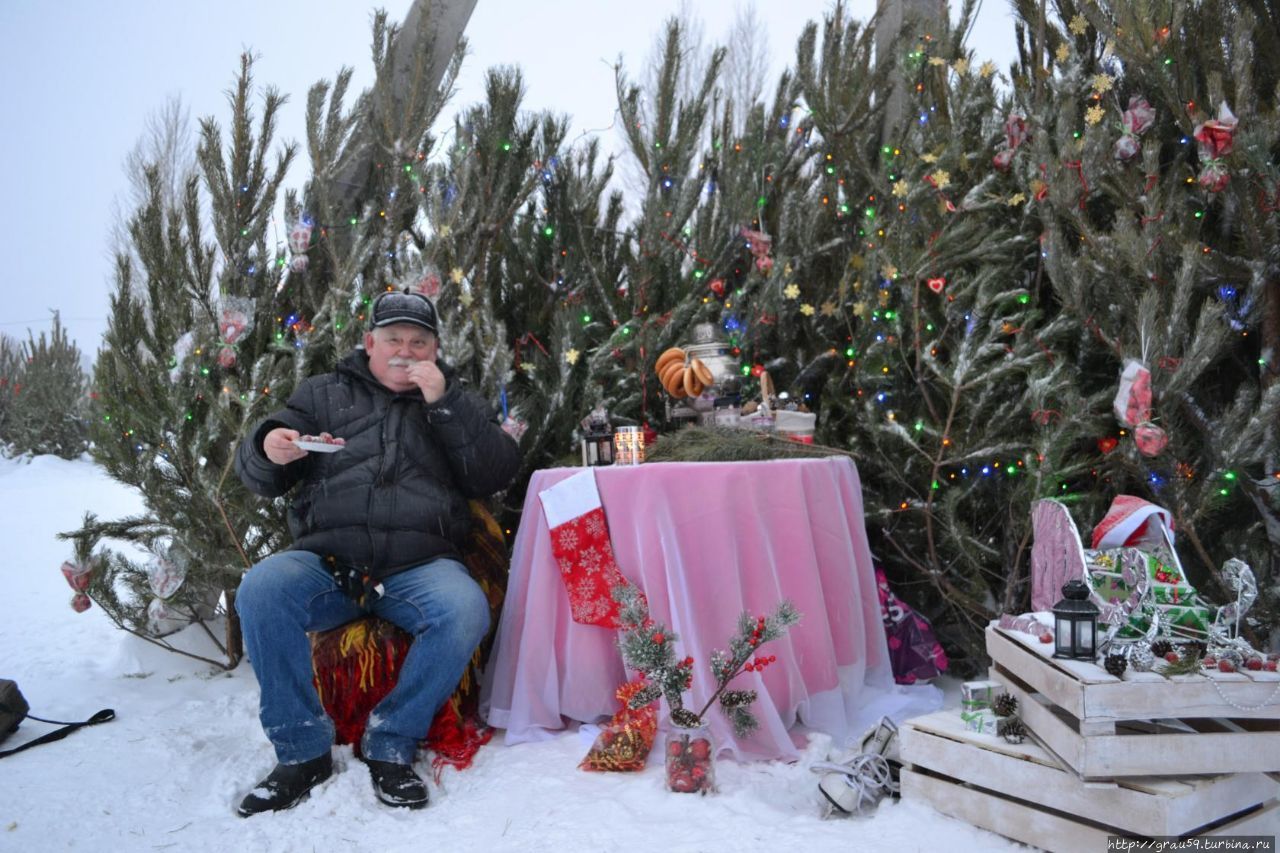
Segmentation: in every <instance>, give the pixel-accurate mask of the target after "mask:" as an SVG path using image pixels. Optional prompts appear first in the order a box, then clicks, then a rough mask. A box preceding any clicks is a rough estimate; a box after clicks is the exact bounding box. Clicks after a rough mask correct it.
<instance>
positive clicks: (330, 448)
mask: <svg viewBox="0 0 1280 853" xmlns="http://www.w3.org/2000/svg"><path fill="white" fill-rule="evenodd" d="M294 444H296V445H298V447H301V448H302V449H303V450H310V451H313V452H315V453H337V452H338V451H339V450H341V449H342V447H343V446H342V445H341V444H325V443H324V442H323V441H303V440H302V439H298V440H296V441H294Z"/></svg>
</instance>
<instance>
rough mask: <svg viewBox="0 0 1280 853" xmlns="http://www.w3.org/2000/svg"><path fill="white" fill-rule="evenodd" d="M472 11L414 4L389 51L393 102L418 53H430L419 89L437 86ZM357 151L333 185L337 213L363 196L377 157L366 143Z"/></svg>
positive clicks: (465, 4) (453, 2)
mask: <svg viewBox="0 0 1280 853" xmlns="http://www.w3.org/2000/svg"><path fill="white" fill-rule="evenodd" d="M475 8H476V0H414V3H413V6H412V8H410V9H409V14H408V15H406V16H405V19H404V23H403V24H402V25H401V27H400V32H399V33H398V34H397V35H396V40H395V46H394V47H393V48H392V57H391V63H392V67H393V68H394V69H395V81H394V84H393V88H394V92H395V95H394V97H395V98H397V100H400V99H403V97H404V95H405V93H406V92H407V90H408V89H409V87H410V86H412V85H413V69H414V63H415V58H416V57H417V55H418V53H419V52H420V51H429V52H430V60H429V63H428V66H427V68H428V72H427V77H426V79H425V81H424V83H423V85H425V86H426V87H428V88H434V87H436V86H438V85H440V81H441V79H443V78H444V73H445V69H447V68H448V67H449V60H450V59H451V58H452V57H453V51H454V49H455V48H457V46H458V40H459V39H461V38H462V31H463V30H465V29H466V27H467V22H468V21H469V20H471V13H472V12H473V11H474V10H475ZM367 121H368V118H367V117H366V118H364V119H362V120H361V126H360V127H358V128H357V129H356V131H355V133H356V138H360V137H365V138H366V139H367V137H368V136H369V132H368V128H367V125H366V124H365V122H367ZM359 151H360V153H359V156H356V157H352V158H350V159H349V160H347V162H346V163H344V164H343V165H342V167H341V168H340V170H339V172H338V174H337V175H336V180H335V181H334V182H333V186H334V189H335V192H336V193H337V196H336V199H337V206H336V208H335V209H337V210H354V209H356V207H357V206H358V204H359V200H360V199H361V197H362V196H363V195H364V192H365V181H366V176H367V175H368V174H369V171H370V166H371V165H372V164H373V162H374V159H375V158H376V157H377V156H378V154H379V152H377V151H376V150H374V146H372V145H370V144H367V143H366V144H364V145H362V146H361V148H360V149H359Z"/></svg>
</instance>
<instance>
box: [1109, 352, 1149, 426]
mask: <svg viewBox="0 0 1280 853" xmlns="http://www.w3.org/2000/svg"><path fill="white" fill-rule="evenodd" d="M1112 409H1113V411H1114V412H1115V415H1116V420H1118V421H1120V423H1122V424H1124V425H1125V426H1137V425H1138V424H1140V423H1142V422H1144V421H1149V420H1151V371H1150V370H1148V369H1147V366H1146V365H1144V364H1143V363H1142V362H1140V361H1138V360H1137V359H1133V358H1127V359H1125V361H1124V369H1123V370H1122V371H1121V372H1120V388H1119V390H1117V391H1116V399H1115V403H1114V404H1113V406H1112Z"/></svg>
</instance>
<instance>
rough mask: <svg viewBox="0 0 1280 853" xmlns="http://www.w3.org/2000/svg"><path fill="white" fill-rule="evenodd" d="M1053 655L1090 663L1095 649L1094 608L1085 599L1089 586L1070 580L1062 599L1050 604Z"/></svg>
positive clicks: (1063, 586)
mask: <svg viewBox="0 0 1280 853" xmlns="http://www.w3.org/2000/svg"><path fill="white" fill-rule="evenodd" d="M1053 639H1054V644H1053V656H1054V657H1055V658H1070V659H1072V660H1090V661H1091V660H1093V659H1094V654H1095V652H1096V650H1097V648H1098V605H1096V604H1094V603H1093V602H1092V601H1090V600H1089V585H1088V584H1086V583H1085V582H1084V581H1082V580H1079V579H1077V580H1070V581H1067V582H1066V583H1065V584H1063V585H1062V600H1061V601H1059V602H1058V603H1057V604H1055V605H1053Z"/></svg>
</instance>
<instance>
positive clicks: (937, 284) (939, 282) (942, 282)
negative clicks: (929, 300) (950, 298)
mask: <svg viewBox="0 0 1280 853" xmlns="http://www.w3.org/2000/svg"><path fill="white" fill-rule="evenodd" d="M925 284H927V285H929V289H930V290H932V291H933V292H934V293H941V292H942V288H944V287H946V286H947V280H946V279H945V278H943V277H942V276H938V277H937V278H931V279H929V280H928V281H926V282H925Z"/></svg>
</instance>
